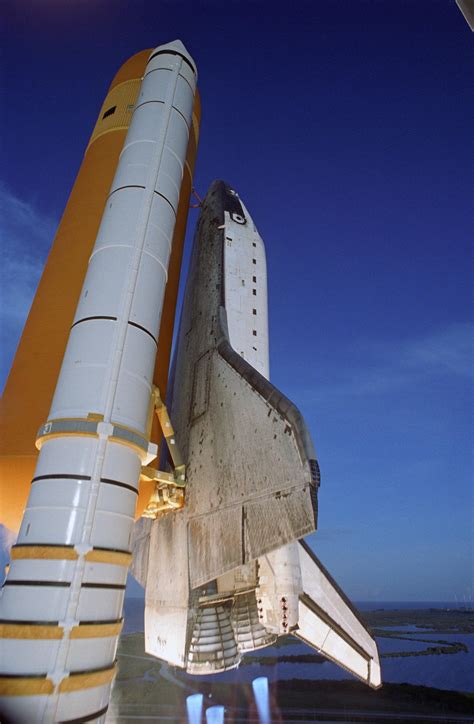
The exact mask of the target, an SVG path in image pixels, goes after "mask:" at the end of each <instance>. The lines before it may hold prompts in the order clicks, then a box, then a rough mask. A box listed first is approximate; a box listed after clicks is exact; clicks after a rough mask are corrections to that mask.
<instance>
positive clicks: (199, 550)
mask: <svg viewBox="0 0 474 724" xmlns="http://www.w3.org/2000/svg"><path fill="white" fill-rule="evenodd" d="M140 63H142V65H141V66H140V64H139V65H138V66H137V67H140V68H142V70H141V71H139V72H142V73H143V79H142V80H141V81H137V80H135V79H134V81H133V82H134V86H133V88H131V86H130V85H127V86H126V87H125V85H126V84H127V83H128V84H130V82H131V81H130V79H123V78H120V81H117V84H116V85H115V86H114V87H113V89H111V91H110V93H109V96H110V103H112V105H111V106H110V107H109V108H107V107H106V106H107V105H108V103H109V101H107V102H106V104H105V106H104V107H103V114H102V111H101V117H100V119H99V122H98V126H97V127H96V128H99V132H97V130H95V131H94V134H95V135H94V134H93V138H92V139H91V144H92V145H91V144H90V145H89V149H88V154H89V155H88V154H87V153H86V157H85V161H84V164H83V168H82V170H81V174H87V173H89V172H90V171H88V168H89V169H90V168H93V161H91V158H95V159H96V158H97V157H98V155H97V154H98V153H99V151H98V149H99V141H98V140H97V139H98V138H99V136H100V139H99V140H101V145H100V149H101V151H100V152H101V153H102V157H101V158H102V162H103V163H104V164H105V165H107V164H108V165H109V167H110V165H111V164H112V163H113V164H115V163H116V168H115V175H114V178H113V181H112V186H111V188H110V191H109V192H108V194H107V193H106V191H105V190H104V191H102V192H101V193H102V194H103V202H102V203H103V204H104V209H103V214H102V218H101V222H100V226H99V228H98V232H97V236H96V239H95V245H94V246H93V248H91V249H90V250H88V249H86V250H85V252H84V253H83V255H82V259H83V260H85V259H86V257H87V256H88V255H89V254H90V259H89V264H88V266H87V271H84V276H83V285H82V290H81V291H80V293H79V287H78V291H77V294H78V296H77V295H76V297H75V300H76V303H77V308H76V312H75V315H74V318H73V319H70V320H69V322H68V325H69V326H70V332H69V338H68V341H67V346H66V349H65V353H64V359H63V362H62V366H61V369H60V372H59V376H58V377H57V384H56V389H55V392H54V396H53V398H52V402H51V405H50V410H49V414H48V412H47V409H46V408H45V409H44V418H43V420H42V424H41V426H40V429H39V432H38V435H37V440H36V445H37V448H38V449H39V451H40V452H39V455H38V459H37V465H36V469H35V471H34V474H33V480H32V485H31V490H30V494H29V498H28V502H27V503H26V509H25V512H24V516H23V520H22V523H21V527H20V531H19V534H18V539H17V542H16V544H15V546H14V547H13V549H12V556H11V558H12V562H11V567H10V571H9V574H8V576H7V579H6V581H5V584H4V587H3V589H2V594H1V599H0V637H1V639H2V641H1V642H0V646H1V649H2V656H1V664H0V695H1V703H0V711H1V712H2V715H3V717H4V718H5V720H6V721H14V722H28V723H30V722H31V723H33V722H48V723H49V722H73V721H103V720H104V717H105V713H106V711H107V707H108V703H109V698H110V690H111V685H112V682H113V678H114V674H115V655H116V647H117V640H118V636H119V634H120V630H121V626H122V621H123V618H122V616H123V599H124V590H125V584H126V576H127V571H128V568H129V565H130V563H132V573H133V575H134V576H135V577H136V578H137V580H138V581H139V582H140V583H141V584H142V585H143V586H144V587H145V596H146V609H145V648H146V650H147V652H148V653H150V654H152V655H154V656H157V657H159V658H161V659H163V660H165V661H167V662H169V663H171V664H173V665H175V666H178V667H181V668H183V669H185V670H186V671H187V672H189V673H191V674H196V675H199V674H208V673H219V672H222V671H226V670H228V669H232V668H235V667H236V666H238V665H239V662H240V661H241V659H242V656H243V655H244V654H245V653H246V652H249V651H253V650H255V649H258V648H262V647H264V646H268V645H271V644H272V643H274V642H275V641H276V639H277V637H278V636H282V635H287V634H293V635H295V636H297V637H299V638H300V639H302V640H303V641H305V642H306V643H308V644H309V645H310V646H312V647H314V648H315V649H316V650H317V651H318V652H320V653H321V654H322V655H324V656H326V657H327V658H328V659H331V660H332V661H335V662H336V663H338V664H340V665H341V666H343V667H344V668H346V669H347V670H349V671H350V672H352V673H353V674H354V675H356V676H357V677H359V678H360V679H361V680H363V681H364V682H366V683H367V684H369V685H370V686H372V687H378V686H380V683H381V679H380V665H379V658H378V653H377V648H376V645H375V642H374V640H373V639H372V637H371V635H370V634H369V633H368V631H367V629H366V628H365V626H364V625H363V623H361V621H360V620H359V618H358V616H357V613H356V612H355V611H354V609H353V607H352V605H351V604H350V602H349V601H348V600H347V599H346V598H345V596H344V594H343V593H342V592H341V591H340V589H339V588H338V586H337V585H336V584H335V582H334V581H333V580H332V579H331V577H330V576H329V574H328V573H327V572H326V571H325V570H324V568H323V566H322V565H321V564H320V563H319V561H318V560H317V559H316V557H315V556H314V553H313V552H312V550H311V549H310V548H309V546H308V545H307V544H306V543H305V542H304V540H303V538H304V536H306V535H308V534H309V533H311V532H313V531H314V530H315V529H316V517H317V492H318V486H319V467H318V463H317V460H316V455H315V452H314V447H313V443H312V441H311V437H310V435H309V432H308V430H307V428H306V426H305V423H304V420H303V418H302V416H301V414H300V413H299V411H298V410H297V408H296V407H295V405H294V404H293V403H291V402H290V401H289V400H288V399H287V398H286V397H285V396H284V395H283V394H282V393H280V392H279V391H278V390H277V389H276V388H275V387H274V386H273V385H272V384H271V382H270V381H269V342H268V311H267V277H266V262H265V249H264V245H263V242H262V239H261V238H260V236H259V234H258V232H257V229H256V227H255V225H254V223H253V221H252V219H251V217H250V214H249V212H248V211H247V209H246V208H245V206H244V204H243V202H242V200H241V199H240V197H239V195H238V194H237V192H236V191H235V190H234V189H232V188H231V187H230V186H228V185H227V184H226V183H224V182H222V181H216V182H214V183H213V184H212V186H211V188H210V189H209V191H208V193H207V195H206V197H205V199H204V201H203V202H202V204H201V207H202V208H201V213H200V217H199V221H198V225H197V230H196V234H195V241H194V247H193V252H192V258H191V262H190V270H189V275H188V279H187V285H186V291H185V296H184V303H183V309H182V314H181V320H180V327H179V334H178V337H177V344H176V353H175V358H174V362H173V366H172V370H171V384H170V389H169V391H168V394H167V395H166V394H165V392H166V390H165V385H166V378H167V370H168V360H169V352H170V346H171V332H172V328H173V324H172V322H173V319H174V310H175V306H176V294H177V284H178V279H179V268H180V263H181V253H182V243H183V237H184V230H185V224H186V215H187V208H188V206H189V195H190V191H191V177H192V170H193V163H194V157H195V152H196V144H197V128H198V123H199V112H198V109H197V105H198V103H199V101H198V98H197V91H196V78H197V74H196V67H195V64H194V61H193V59H192V58H191V56H190V55H189V54H188V52H187V51H186V49H185V48H184V46H183V45H182V43H181V42H180V41H175V42H173V43H169V44H167V45H163V46H159V47H158V48H156V49H155V50H154V51H151V52H148V53H147V54H146V58H144V59H142V60H141V61H140ZM112 94H115V95H113V97H112ZM109 96H108V98H109ZM113 103H115V105H113ZM127 113H129V116H130V117H129V118H128V120H126V115H127ZM115 114H117V115H115ZM120 114H122V115H120ZM114 117H115V119H116V120H115V121H113V122H111V118H112V119H113V118H114ZM130 118H131V121H130ZM114 123H115V124H116V125H115V126H114V125H113V124H114ZM101 124H102V125H101ZM104 124H106V125H105V126H104ZM107 124H109V125H107ZM110 124H111V125H110ZM128 127H129V128H128ZM126 128H128V132H127V133H126V137H125V131H126ZM101 129H102V130H101ZM114 129H115V130H117V129H121V132H123V139H124V140H122V141H119V140H118V139H117V137H116V140H117V143H116V147H114V149H111V148H110V147H108V146H107V143H110V134H111V133H112V131H113V130H114ZM106 138H107V139H108V140H106ZM122 143H123V148H122ZM94 144H95V145H94ZM90 149H94V153H95V154H96V155H95V156H92V155H91V151H90ZM120 149H121V152H120ZM119 152H120V156H119V157H118V153H119ZM114 159H117V161H115V160H114ZM87 164H89V167H88V165H87ZM81 174H80V175H79V177H78V182H79V179H80V176H81ZM92 175H93V174H92ZM78 182H76V185H77V183H78ZM81 193H84V194H86V195H87V189H85V190H84V189H82V191H81ZM91 193H92V191H91ZM72 196H73V194H71V198H72ZM101 198H102V197H101ZM99 206H100V204H99ZM68 208H69V205H68ZM68 213H69V217H68ZM90 213H92V212H90ZM94 214H96V215H97V209H96V210H95V211H94ZM68 218H70V219H71V222H70V225H69V226H68V225H67V223H66V222H67V220H68ZM78 218H79V219H80V214H79V215H77V214H76V216H74V209H73V210H71V209H70V210H69V212H68V209H67V210H66V213H65V216H64V217H63V222H62V224H63V225H64V224H65V229H66V230H65V231H64V233H63V236H67V232H68V229H69V228H71V226H73V221H74V220H75V223H78V222H77V219H78ZM65 220H66V222H65ZM91 228H93V224H92V225H91ZM58 236H59V234H58ZM73 241H75V243H78V242H77V238H76V237H75V236H74V235H73V239H72V240H71V239H70V240H69V243H72V242H73ZM92 244H93V241H92V242H91V246H92ZM63 247H64V239H63V238H62V237H61V238H59V240H58V238H57V240H56V242H55V247H53V251H54V249H56V256H55V255H54V254H52V256H51V257H50V260H49V261H48V265H49V268H50V269H51V266H50V265H51V264H54V263H57V258H59V259H61V249H62V248H63ZM58 249H59V252H58V251H57V250H58ZM62 258H63V259H65V258H66V257H65V256H64V255H63V257H62ZM55 260H56V261H55ZM47 271H48V266H47V268H46V271H45V275H44V278H46V282H45V283H44V284H45V286H43V292H42V294H38V295H37V298H35V301H34V303H33V307H32V312H31V313H30V319H29V321H28V324H27V327H26V328H25V330H26V329H28V334H27V335H26V337H25V334H26V331H25V334H24V337H23V338H22V341H21V343H20V347H19V352H18V353H17V359H19V360H21V359H24V358H25V357H26V358H27V356H28V355H27V350H28V349H29V346H28V345H30V346H31V339H32V336H34V334H33V332H34V328H35V324H34V320H35V319H37V318H38V319H39V318H41V313H42V311H41V310H42V309H43V307H41V305H42V304H44V300H45V298H46V299H48V295H50V298H52V297H53V294H52V293H50V292H51V290H56V288H57V285H56V286H55V281H54V280H53V281H51V280H50V279H49V280H48V276H47ZM71 273H72V272H71ZM50 277H51V275H50ZM42 284H43V281H42ZM40 289H41V287H40ZM65 294H66V296H67V295H68V292H67V290H66V292H65ZM71 296H72V297H73V296H74V295H73V294H72V293H69V296H67V299H66V297H65V305H66V302H67V303H68V304H71ZM38 310H39V311H38ZM71 314H72V312H71ZM35 315H37V316H36V317H35ZM64 318H65V319H62V318H61V320H60V323H59V322H58V324H57V325H56V327H57V328H59V329H60V331H61V334H63V336H64V342H65V341H66V338H67V325H66V322H67V314H65V315H64ZM31 320H33V321H31ZM65 320H66V321H65ZM28 325H29V326H28ZM53 327H54V325H53ZM32 330H33V332H32ZM60 349H61V342H60V340H59V341H57V343H56V346H55V347H54V350H55V351H54V355H53V357H54V359H53V364H52V370H53V371H54V369H55V367H54V363H55V360H56V358H57V356H58V350H60ZM22 355H23V357H22ZM24 367H25V366H24V365H21V364H20V363H19V362H18V363H17V360H15V363H14V365H13V368H12V373H11V375H10V378H9V382H8V383H7V387H6V393H5V405H6V408H8V405H9V404H10V402H9V401H11V400H12V399H14V397H15V396H14V395H13V393H12V390H14V389H18V390H19V388H20V385H19V382H18V381H19V380H21V374H22V370H24ZM23 374H24V372H23ZM51 374H53V373H51ZM10 380H11V381H10ZM15 385H16V386H15ZM20 394H21V392H20V391H18V395H20ZM46 398H47V396H46ZM40 407H41V406H40ZM43 407H44V405H43ZM43 407H41V409H43ZM38 409H39V408H38ZM155 412H156V416H155V415H154V413H155ZM158 423H159V424H158ZM160 430H161V432H160ZM7 439H9V438H7ZM161 439H163V440H164V441H165V443H166V444H164V445H163V449H162V450H161V451H160V455H158V452H159V451H158V445H157V442H159V441H160V440H161ZM2 454H3V453H2ZM30 458H31V459H33V458H32V456H31V455H30ZM30 458H28V460H30ZM4 459H5V460H6V459H7V456H5V458H3V457H2V458H0V462H2V461H3V460H4ZM158 460H159V463H158ZM12 461H13V462H12ZM2 464H3V462H2ZM14 467H15V455H14V454H11V455H10V457H9V458H8V464H7V463H5V466H4V468H3V469H4V470H13V469H14ZM139 481H141V482H140V486H141V487H142V488H143V489H145V490H148V491H149V494H148V496H147V500H148V503H147V504H146V507H145V508H144V510H143V512H142V509H143V506H139V508H138V512H139V513H142V516H141V517H140V518H139V520H138V522H137V523H135V524H134V517H135V514H136V509H137V493H138V487H139ZM132 559H133V560H132Z"/></svg>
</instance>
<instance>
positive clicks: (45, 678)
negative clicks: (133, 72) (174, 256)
mask: <svg viewBox="0 0 474 724" xmlns="http://www.w3.org/2000/svg"><path fill="white" fill-rule="evenodd" d="M195 89H196V71H195V66H194V62H193V61H192V59H191V58H190V56H189V55H188V53H187V52H186V50H185V48H184V47H183V45H182V44H181V43H180V42H179V41H176V42H174V43H171V44H169V45H165V46H160V47H158V48H157V49H156V50H155V51H154V52H153V53H152V54H151V56H150V59H149V62H148V65H147V67H146V73H145V76H144V78H143V81H142V86H141V91H140V94H139V97H138V100H137V104H136V108H135V110H134V114H133V118H132V122H131V125H130V129H129V132H128V135H127V138H126V141H125V145H124V148H123V151H122V153H121V157H120V161H119V164H118V166H117V171H116V174H115V178H114V181H113V185H112V188H111V191H110V194H109V197H108V199H107V203H106V207H105V210H104V215H103V218H102V222H101V225H100V229H99V232H98V236H97V240H96V244H95V247H94V250H93V253H92V256H91V258H90V262H89V267H88V271H87V274H86V278H85V281H84V286H83V289H82V292H81V296H80V301H79V304H78V307H77V312H76V315H75V319H74V324H73V326H72V329H71V333H70V337H69V342H68V345H67V349H66V353H65V356H64V360H63V364H62V368H61V372H60V376H59V379H58V383H57V387H56V392H55V395H54V398H53V402H52V406H51V411H50V414H49V418H48V422H47V423H46V424H45V425H44V426H43V427H42V428H41V430H40V432H39V438H38V446H39V447H40V448H41V450H40V454H39V458H38V464H37V468H36V471H35V477H34V479H33V483H32V488H31V493H30V496H29V499H28V504H27V508H26V510H25V514H24V518H23V523H22V526H21V529H20V533H19V536H18V541H17V544H16V546H15V547H14V548H13V553H12V565H11V568H10V572H9V575H8V578H7V581H6V583H5V586H4V588H3V590H2V596H1V599H0V618H1V620H2V623H1V625H2V627H3V628H2V631H3V633H4V635H5V638H4V641H3V642H2V661H1V671H2V673H3V675H4V678H2V679H1V686H2V694H3V697H2V700H1V704H0V711H2V712H4V713H5V716H6V717H8V716H10V718H12V719H13V721H20V722H23V721H24V722H28V723H33V722H39V721H41V722H56V721H60V722H66V721H69V720H77V719H79V718H81V717H90V719H89V718H88V719H87V720H88V721H89V720H91V721H92V720H97V719H100V718H101V717H102V716H104V714H105V711H106V709H107V705H108V701H109V695H110V687H111V684H112V680H113V676H114V659H115V652H116V645H117V637H118V635H119V633H120V628H121V620H122V619H121V617H122V609H123V599H124V590H125V584H126V576H127V570H128V565H129V562H130V554H129V544H130V536H131V530H132V525H133V521H134V513H135V504H136V494H137V488H138V480H139V476H140V468H141V464H142V462H143V460H147V459H150V456H151V457H155V456H156V449H154V448H153V446H150V445H149V442H148V429H147V421H148V415H149V409H150V396H151V390H152V377H153V370H154V366H155V358H156V349H157V338H158V333H159V328H160V319H161V310H162V304H163V297H164V292H165V286H166V279H167V269H168V261H169V257H170V252H171V240H172V237H173V230H174V225H175V219H176V212H177V208H178V199H179V193H180V186H181V180H182V175H183V168H184V163H185V159H186V149H187V143H188V136H189V129H190V125H191V122H192V110H193V103H194V94H195Z"/></svg>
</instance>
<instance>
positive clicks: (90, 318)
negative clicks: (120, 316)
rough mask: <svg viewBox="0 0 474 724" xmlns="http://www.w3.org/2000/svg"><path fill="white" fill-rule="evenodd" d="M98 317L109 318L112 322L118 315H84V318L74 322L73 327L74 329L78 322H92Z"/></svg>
mask: <svg viewBox="0 0 474 724" xmlns="http://www.w3.org/2000/svg"><path fill="white" fill-rule="evenodd" d="M96 319H108V320H110V321H111V322H116V321H117V317H106V316H103V315H98V316H96V317H84V318H83V319H78V320H77V322H74V324H73V325H72V326H71V329H74V327H76V326H77V325H78V324H82V323H83V322H92V321H94V320H96Z"/></svg>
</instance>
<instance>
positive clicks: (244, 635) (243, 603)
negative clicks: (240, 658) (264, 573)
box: [231, 591, 277, 653]
mask: <svg viewBox="0 0 474 724" xmlns="http://www.w3.org/2000/svg"><path fill="white" fill-rule="evenodd" d="M231 622H232V627H233V629H234V636H235V640H236V642H237V646H238V648H239V651H241V652H242V653H244V652H246V651H255V650H256V649H263V648H264V647H265V646H271V644H273V643H275V641H276V640H277V637H276V636H274V635H273V634H271V633H269V632H268V631H267V630H266V629H265V628H264V627H263V626H262V624H261V623H260V621H259V619H258V610H257V599H256V598H255V591H251V592H250V593H245V594H243V595H240V596H236V597H235V600H234V605H233V607H232V614H231Z"/></svg>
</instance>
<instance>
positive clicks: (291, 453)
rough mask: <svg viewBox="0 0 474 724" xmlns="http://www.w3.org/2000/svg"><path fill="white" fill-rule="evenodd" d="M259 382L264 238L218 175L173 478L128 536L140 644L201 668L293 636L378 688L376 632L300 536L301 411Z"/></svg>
mask: <svg viewBox="0 0 474 724" xmlns="http://www.w3.org/2000/svg"><path fill="white" fill-rule="evenodd" d="M268 378H269V349H268V312H267V275H266V262H265V249H264V245H263V242H262V239H261V237H260V236H259V234H258V231H257V229H256V227H255V225H254V223H253V221H252V218H251V217H250V214H249V212H248V211H247V209H246V208H245V206H244V204H243V202H242V201H241V199H240V198H239V196H238V195H237V193H236V191H235V190H233V189H231V188H230V187H229V186H228V185H227V184H225V183H224V182H222V181H216V182H215V183H213V184H212V186H211V188H210V189H209V191H208V193H207V196H206V198H205V199H204V202H203V204H202V210H201V214H200V218H199V221H198V225H197V231H196V236H195V241H194V248H193V252H192V257H191V262H190V269H189V275H188V280H187V286H186V292H185V295H184V304H183V310H182V316H181V322H180V330H179V336H178V342H177V351H176V359H175V365H174V371H173V381H172V388H171V394H170V418H171V420H172V422H173V431H172V433H170V437H169V439H170V440H171V441H172V443H173V444H172V445H171V446H170V451H171V457H172V458H173V455H175V454H176V453H175V452H174V451H173V446H178V447H179V451H180V453H179V455H180V460H181V461H185V481H186V482H185V487H184V491H183V488H182V487H179V486H180V483H179V480H178V479H179V475H176V481H173V482H171V483H170V482H168V481H167V480H166V479H165V478H163V476H161V479H159V480H157V487H156V491H155V494H154V495H153V496H152V499H151V501H150V504H149V506H148V508H147V509H146V510H145V517H142V518H141V519H140V521H139V522H138V523H136V525H135V532H134V537H133V556H134V560H133V563H132V573H133V574H134V575H135V577H136V578H137V580H138V581H139V582H140V583H141V584H142V585H143V586H145V588H146V610H145V642H146V650H147V652H148V653H150V654H153V655H155V656H157V657H159V658H161V659H165V660H166V661H168V662H170V663H172V664H174V665H176V666H180V667H182V668H185V669H186V670H187V671H188V673H192V674H208V673H215V672H220V671H224V670H227V669H230V668H234V667H236V666H238V665H239V663H240V661H241V658H242V656H243V655H244V654H245V653H246V652H249V651H253V650H255V649H259V648H262V647H264V646H268V645H270V644H272V643H273V642H274V641H275V640H276V639H277V637H278V636H281V635H285V634H289V633H292V634H294V635H295V636H297V637H299V638H300V639H302V640H303V641H305V642H306V643H308V644H309V645H310V646H313V647H314V648H315V649H317V651H318V652H320V653H321V654H322V655H324V656H326V657H327V658H328V659H331V660H333V661H335V662H336V663H338V664H340V665H341V666H343V667H344V668H346V669H347V670H349V671H350V672H352V673H353V674H354V675H356V676H357V677H359V678H360V679H362V680H363V681H365V682H366V683H368V684H369V685H370V686H372V687H378V686H380V683H381V679H380V664H379V657H378V653H377V647H376V644H375V642H374V640H373V639H372V637H371V635H370V634H369V633H368V631H367V629H366V628H365V626H364V625H363V624H362V623H361V621H360V619H359V618H358V616H357V614H356V612H355V611H354V609H353V607H352V606H351V604H350V603H349V601H348V600H347V599H346V598H345V596H344V594H343V593H342V592H341V591H340V589H339V588H338V586H337V585H336V584H335V582H334V581H333V580H332V579H331V577H330V576H329V574H328V573H327V572H326V571H325V569H324V568H323V566H322V565H321V563H320V562H319V561H318V560H317V558H316V557H315V555H314V553H313V552H312V550H311V549H310V548H309V546H308V545H307V544H306V543H305V542H304V540H302V539H303V538H304V536H305V535H308V534H309V533H311V532H313V531H314V530H315V529H316V515H317V492H318V486H319V467H318V463H317V460H316V455H315V451H314V447H313V444H312V441H311V437H310V435H309V432H308V430H307V428H306V425H305V423H304V420H303V418H302V416H301V414H300V413H299V411H298V409H297V408H296V407H295V405H294V404H293V403H292V402H290V401H289V400H288V399H287V398H286V397H285V396H284V395H283V394H282V393H281V392H279V391H278V390H277V389H276V388H275V387H274V386H273V385H272V384H271V382H270V381H269V379H268ZM174 469H175V471H176V470H178V468H177V467H176V466H174ZM181 470H184V469H183V468H181ZM183 475H184V473H183ZM157 477H160V476H159V475H157ZM177 491H180V492H181V499H180V500H181V503H178V504H176V503H174V504H173V500H176V496H177ZM183 493H184V494H183ZM167 501H171V504H170V503H167Z"/></svg>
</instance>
